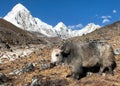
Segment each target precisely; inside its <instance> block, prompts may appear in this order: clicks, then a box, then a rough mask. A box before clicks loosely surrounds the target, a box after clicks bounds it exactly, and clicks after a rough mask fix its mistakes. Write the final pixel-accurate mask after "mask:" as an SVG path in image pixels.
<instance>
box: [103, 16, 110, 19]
mask: <svg viewBox="0 0 120 86" xmlns="http://www.w3.org/2000/svg"><path fill="white" fill-rule="evenodd" d="M101 18H102V19H107V18H112V17H111V16H102V17H101Z"/></svg>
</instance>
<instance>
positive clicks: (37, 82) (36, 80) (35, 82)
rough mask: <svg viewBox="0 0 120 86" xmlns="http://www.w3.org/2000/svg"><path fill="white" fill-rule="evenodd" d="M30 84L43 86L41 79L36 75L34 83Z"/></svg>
mask: <svg viewBox="0 0 120 86" xmlns="http://www.w3.org/2000/svg"><path fill="white" fill-rule="evenodd" d="M30 86H42V85H41V81H40V79H38V78H37V77H34V78H33V79H32V83H31V85H30Z"/></svg>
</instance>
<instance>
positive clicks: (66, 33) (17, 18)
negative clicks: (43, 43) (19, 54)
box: [4, 3, 100, 38]
mask: <svg viewBox="0 0 120 86" xmlns="http://www.w3.org/2000/svg"><path fill="white" fill-rule="evenodd" d="M4 19H5V20H7V21H9V22H11V23H12V24H14V25H16V26H17V27H20V28H22V29H24V30H27V31H31V32H32V31H34V32H39V33H41V34H43V35H45V36H48V37H56V36H58V37H61V38H70V37H74V36H82V35H83V34H87V33H90V32H92V31H94V30H96V29H97V28H100V26H99V25H95V24H94V23H89V24H88V25H87V26H86V27H84V28H83V29H81V30H71V29H68V27H67V26H66V25H65V24H64V23H63V22H59V23H58V24H57V25H56V26H55V27H53V26H51V25H49V24H47V23H45V22H43V21H42V20H40V19H39V18H35V17H33V16H32V15H31V13H30V11H29V10H28V9H27V8H25V7H24V6H23V5H22V4H20V3H19V4H17V5H16V6H14V7H13V9H12V10H11V11H10V12H9V13H8V14H7V15H6V16H5V17H4Z"/></svg>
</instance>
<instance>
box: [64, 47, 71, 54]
mask: <svg viewBox="0 0 120 86" xmlns="http://www.w3.org/2000/svg"><path fill="white" fill-rule="evenodd" d="M70 51H71V50H70V48H69V47H66V48H65V49H64V50H63V52H64V53H65V54H69V53H70Z"/></svg>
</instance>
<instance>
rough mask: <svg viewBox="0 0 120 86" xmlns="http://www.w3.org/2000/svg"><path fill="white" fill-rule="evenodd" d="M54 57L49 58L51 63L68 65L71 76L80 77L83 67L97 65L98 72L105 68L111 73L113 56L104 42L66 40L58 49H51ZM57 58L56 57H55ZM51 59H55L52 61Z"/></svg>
mask: <svg viewBox="0 0 120 86" xmlns="http://www.w3.org/2000/svg"><path fill="white" fill-rule="evenodd" d="M53 53H54V57H52V58H51V63H52V64H56V63H61V62H63V63H64V64H67V65H69V66H70V68H71V71H72V77H73V78H74V79H80V78H81V77H82V74H83V73H84V68H91V67H94V66H98V67H99V74H102V73H103V71H104V70H105V69H106V68H107V69H108V72H109V73H110V74H112V75H113V74H114V73H113V64H115V58H114V53H113V49H112V48H111V46H110V45H109V44H108V43H106V42H100V41H89V42H88V41H84V42H81V41H78V42H73V41H66V42H65V43H64V44H63V45H62V46H61V47H60V49H58V50H57V52H56V53H55V50H53V52H52V54H53ZM56 58H57V59H56ZM53 59H55V60H54V61H53Z"/></svg>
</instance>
